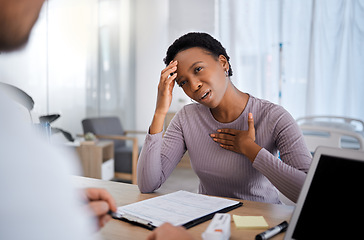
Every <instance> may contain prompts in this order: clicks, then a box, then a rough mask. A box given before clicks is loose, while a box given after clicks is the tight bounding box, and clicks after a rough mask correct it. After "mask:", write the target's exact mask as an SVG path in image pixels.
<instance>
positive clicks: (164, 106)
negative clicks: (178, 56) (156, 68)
mask: <svg viewBox="0 0 364 240" xmlns="http://www.w3.org/2000/svg"><path fill="white" fill-rule="evenodd" d="M177 64H178V62H177V61H171V62H170V63H169V65H168V66H167V67H166V68H165V69H163V70H162V72H161V77H160V81H159V84H158V96H157V106H156V110H155V113H158V114H161V115H166V114H167V112H168V110H169V107H170V106H171V102H172V92H173V87H174V85H175V80H176V77H177V73H176V71H177Z"/></svg>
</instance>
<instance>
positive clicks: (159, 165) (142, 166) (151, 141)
mask: <svg viewBox="0 0 364 240" xmlns="http://www.w3.org/2000/svg"><path fill="white" fill-rule="evenodd" d="M176 70H177V62H176V61H172V62H171V63H170V64H169V65H168V66H167V67H166V68H165V69H163V70H162V72H161V77H160V81H159V84H158V96H157V104H156V109H155V113H154V116H153V120H152V123H151V125H150V128H149V134H148V135H147V136H146V139H145V143H144V146H143V149H142V151H141V153H140V156H139V160H138V167H137V180H138V186H139V189H140V191H141V192H143V193H144V192H152V191H154V190H156V189H158V188H159V187H160V186H161V185H162V184H163V183H164V181H165V180H166V179H167V177H168V176H169V175H170V174H171V172H172V171H173V169H174V168H173V169H171V168H170V167H169V164H165V162H167V163H168V162H175V159H173V160H172V158H171V157H170V154H168V151H167V152H166V151H164V153H163V151H162V145H165V144H169V143H168V139H166V138H164V139H163V133H162V131H163V123H164V119H165V117H166V114H167V112H168V110H169V107H170V105H171V102H172V92H173V87H174V85H175V79H176V76H177V73H174V72H175V71H176ZM172 73H174V74H172ZM171 74H172V75H171ZM172 122H173V121H172ZM172 122H171V124H172ZM173 124H175V123H173ZM175 125H178V124H175ZM178 134H179V135H181V133H178V132H177V135H178ZM182 144H183V143H182ZM177 145H178V144H177ZM179 145H181V144H180V143H179ZM179 160H180V159H179ZM179 160H178V161H179Z"/></svg>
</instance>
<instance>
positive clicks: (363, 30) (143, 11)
mask: <svg viewBox="0 0 364 240" xmlns="http://www.w3.org/2000/svg"><path fill="white" fill-rule="evenodd" d="M190 31H202V32H207V33H210V34H212V35H213V36H214V37H216V38H217V39H219V40H220V41H221V42H222V44H223V45H224V46H225V47H226V49H227V52H228V54H229V55H230V57H231V64H232V68H233V71H234V75H233V77H232V78H231V79H232V81H233V82H234V84H235V85H236V86H237V87H238V88H239V89H240V90H242V91H244V92H248V93H251V94H252V95H254V96H256V97H259V98H264V99H267V100H269V101H272V102H274V103H277V104H281V105H283V106H284V107H285V108H286V109H287V110H288V111H289V112H290V113H291V114H292V115H293V117H294V118H299V117H302V116H310V115H336V116H346V117H351V118H356V119H362V120H363V119H364V108H363V106H362V104H363V103H364V94H363V93H364V67H363V63H364V44H363V42H364V1H363V0H299V1H289V0H52V1H45V4H44V6H43V9H42V12H41V15H40V18H39V20H38V22H37V23H36V25H35V27H34V29H33V31H32V33H31V37H30V40H29V44H28V45H27V46H26V47H24V48H23V49H20V50H18V51H16V52H12V53H1V54H0V82H5V83H9V84H12V85H15V86H17V87H19V88H21V89H22V90H24V91H25V92H27V93H28V94H29V95H30V96H31V97H32V98H33V100H34V102H35V107H34V110H33V113H32V114H33V115H34V118H37V117H38V116H39V115H46V114H51V113H59V114H61V118H60V119H59V120H57V122H55V123H54V125H56V126H57V127H61V128H63V129H65V130H67V131H69V132H70V133H71V134H72V135H76V134H77V133H82V125H81V121H82V119H84V118H87V117H97V116H111V115H113V116H118V117H119V118H120V120H121V122H122V123H123V125H124V128H125V129H136V130H143V131H146V130H147V129H148V127H149V124H150V122H151V119H152V116H153V112H154V107H155V100H156V95H157V85H158V82H159V76H160V71H161V70H162V69H163V68H164V64H163V61H162V59H163V58H164V56H165V53H166V50H167V48H168V46H169V45H170V44H171V43H172V42H173V41H174V40H175V39H176V38H178V37H179V36H181V35H183V34H185V33H187V32H190ZM174 92H175V95H174V100H173V102H172V106H171V112H176V111H178V110H179V109H180V108H181V107H182V106H183V105H184V104H188V103H190V100H189V99H188V98H187V97H186V96H185V94H184V93H183V91H182V89H180V88H178V87H176V88H175V90H174ZM362 130H363V129H362ZM143 139H144V138H143V137H140V141H139V143H140V144H142V143H143Z"/></svg>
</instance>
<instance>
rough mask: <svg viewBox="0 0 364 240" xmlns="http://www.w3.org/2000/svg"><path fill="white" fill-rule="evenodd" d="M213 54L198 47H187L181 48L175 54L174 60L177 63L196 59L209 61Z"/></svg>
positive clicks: (186, 62)
mask: <svg viewBox="0 0 364 240" xmlns="http://www.w3.org/2000/svg"><path fill="white" fill-rule="evenodd" d="M212 59H213V56H212V55H211V53H210V52H208V51H206V50H205V49H203V48H200V47H193V48H188V49H186V50H182V51H180V52H178V53H177V54H176V56H175V57H174V59H173V60H174V61H178V65H179V66H180V65H182V64H183V65H184V64H188V63H190V64H192V63H194V62H196V61H209V60H212Z"/></svg>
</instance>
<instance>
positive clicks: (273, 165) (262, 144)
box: [138, 33, 311, 203]
mask: <svg viewBox="0 0 364 240" xmlns="http://www.w3.org/2000/svg"><path fill="white" fill-rule="evenodd" d="M229 59H230V58H229V56H228V55H227V53H226V51H225V48H223V47H222V45H221V44H220V42H218V41H217V40H216V39H214V38H212V37H211V36H210V35H208V34H206V33H188V34H186V35H184V36H182V37H180V38H179V39H177V40H176V41H175V42H174V43H173V44H172V45H171V46H170V47H169V48H168V51H167V56H166V58H165V59H164V61H165V63H166V65H167V67H166V68H165V69H163V70H162V72H161V77H160V82H159V85H158V97H157V105H156V109H155V114H154V117H153V120H152V124H151V126H150V129H149V134H148V135H147V136H146V139H145V143H144V146H143V149H142V152H141V154H140V157H139V162H138V186H139V189H140V191H141V192H152V191H154V190H156V189H158V188H159V187H160V186H161V185H162V184H163V183H164V181H165V180H166V179H167V178H168V177H169V175H170V174H171V173H172V171H173V169H174V168H175V167H176V165H177V164H178V162H179V161H180V160H181V158H182V156H183V154H184V153H185V151H186V150H188V152H189V155H190V159H191V165H192V168H193V170H194V171H195V172H196V174H197V176H198V177H199V179H200V185H199V193H202V194H208V195H215V196H223V197H231V198H240V199H246V200H253V201H261V202H268V203H280V201H279V198H278V193H277V191H276V189H275V187H276V188H277V189H278V190H279V191H281V192H282V193H283V194H284V195H285V196H287V197H288V198H289V199H291V200H292V201H296V200H297V198H298V195H299V193H300V190H301V187H302V185H303V182H304V180H305V177H306V173H307V171H308V168H309V165H310V163H311V155H310V153H309V151H308V150H307V148H306V145H305V143H304V139H303V136H302V133H301V131H300V129H299V127H298V126H297V124H296V122H295V120H294V119H293V118H292V117H291V115H290V114H289V113H288V112H287V111H286V110H285V109H283V108H282V107H281V106H278V105H275V104H273V103H270V102H268V101H265V100H262V99H258V98H255V97H253V96H251V95H249V94H247V93H244V92H241V91H239V90H238V89H237V88H236V87H235V86H234V85H233V84H232V82H231V81H230V78H229V77H230V76H232V69H231V65H230V63H229ZM175 83H177V85H179V86H180V87H182V89H183V91H184V92H185V93H186V94H187V95H188V96H189V97H190V98H191V99H193V100H194V101H196V102H197V103H194V104H189V105H187V106H185V107H184V108H183V109H182V110H180V111H179V112H178V113H177V114H176V116H175V117H174V118H173V120H172V121H171V123H170V125H169V127H168V129H167V131H166V133H165V135H164V136H163V133H162V130H163V122H164V119H165V116H166V114H167V112H168V109H169V107H170V104H171V101H172V90H173V87H174V85H175ZM253 116H254V118H255V120H254V119H253ZM278 151H279V152H280V157H281V159H282V160H280V159H279V158H278V156H277V154H278Z"/></svg>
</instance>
